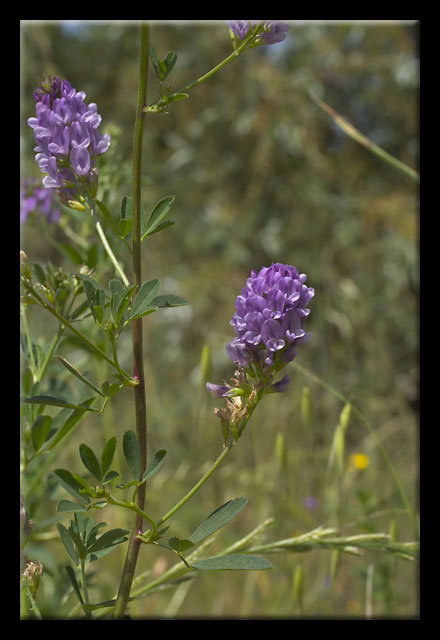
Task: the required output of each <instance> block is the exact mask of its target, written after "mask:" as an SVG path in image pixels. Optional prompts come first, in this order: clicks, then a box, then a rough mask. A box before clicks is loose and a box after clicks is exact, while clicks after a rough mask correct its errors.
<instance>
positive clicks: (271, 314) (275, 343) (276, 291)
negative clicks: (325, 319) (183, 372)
mask: <svg viewBox="0 0 440 640" xmlns="http://www.w3.org/2000/svg"><path fill="white" fill-rule="evenodd" d="M306 280H307V276H306V274H305V273H301V274H300V273H298V271H297V269H296V268H295V267H293V266H291V265H287V264H281V263H279V262H277V263H273V264H272V265H271V266H270V267H263V268H262V269H260V271H258V272H257V271H255V270H253V271H252V272H251V275H250V277H249V278H248V279H247V280H246V286H245V287H244V288H243V289H242V292H241V295H239V296H237V299H236V302H235V308H236V313H235V315H234V316H233V318H232V320H231V325H232V326H233V327H234V328H235V332H236V334H237V337H236V338H234V340H232V342H229V343H228V344H227V345H226V352H227V354H228V356H229V357H230V358H231V360H232V361H233V362H234V363H235V364H236V365H238V369H237V371H236V372H235V378H232V382H233V386H231V385H228V384H226V383H225V384H223V385H219V384H214V383H212V382H208V383H207V384H206V387H207V389H208V391H210V392H211V393H212V394H213V395H214V396H216V397H218V398H225V399H226V401H227V404H228V407H229V411H232V413H234V411H236V410H241V409H242V402H241V400H240V398H239V397H238V396H247V397H249V398H250V397H251V396H252V394H253V393H255V391H256V389H258V388H260V389H262V390H263V393H280V392H284V391H286V389H287V387H288V385H289V382H290V378H289V376H284V377H283V378H282V379H281V380H279V381H278V382H275V383H273V378H274V376H275V374H276V373H277V372H278V371H280V370H281V369H282V368H283V367H285V366H286V365H287V364H288V363H289V362H291V361H292V360H293V359H294V358H295V356H296V353H297V347H298V346H299V345H300V344H304V343H305V342H308V340H309V339H310V337H311V334H310V333H306V330H305V320H306V318H307V316H308V315H309V313H310V309H308V308H307V305H308V303H309V302H310V300H311V299H312V297H313V296H314V295H315V291H314V289H312V288H311V287H307V286H306V284H305V282H306ZM252 379H253V381H252V382H251V380H252ZM234 401H235V403H236V404H237V406H235V405H234ZM218 411H219V410H218ZM218 415H219V417H223V419H226V418H225V417H224V416H225V415H226V414H225V412H224V411H223V413H222V410H220V412H218ZM231 415H232V414H231Z"/></svg>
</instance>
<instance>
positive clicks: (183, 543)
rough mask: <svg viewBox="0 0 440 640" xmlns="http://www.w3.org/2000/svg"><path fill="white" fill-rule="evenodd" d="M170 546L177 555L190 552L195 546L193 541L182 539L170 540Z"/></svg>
mask: <svg viewBox="0 0 440 640" xmlns="http://www.w3.org/2000/svg"><path fill="white" fill-rule="evenodd" d="M168 544H169V545H170V547H171V549H174V551H177V553H183V552H184V551H188V549H191V547H193V546H194V542H191V540H185V539H180V538H170V539H169V540H168Z"/></svg>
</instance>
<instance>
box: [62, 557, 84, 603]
mask: <svg viewBox="0 0 440 640" xmlns="http://www.w3.org/2000/svg"><path fill="white" fill-rule="evenodd" d="M66 571H67V575H68V576H69V578H70V582H71V583H72V587H73V590H74V592H75V595H76V597H77V598H78V600H79V601H80V603H81V604H84V600H83V599H82V595H81V591H80V590H79V586H78V583H77V581H76V577H75V572H74V570H73V569H72V567H71V566H70V565H68V566H67V567H66Z"/></svg>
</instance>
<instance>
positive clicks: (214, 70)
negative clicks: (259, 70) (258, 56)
mask: <svg viewBox="0 0 440 640" xmlns="http://www.w3.org/2000/svg"><path fill="white" fill-rule="evenodd" d="M262 28H263V27H261V29H260V30H258V31H257V32H254V33H252V35H251V36H249V37H248V38H245V39H244V40H243V42H242V43H241V45H240V46H239V47H237V49H235V50H234V51H233V52H232V53H231V54H229V55H228V56H227V57H226V58H225V59H224V60H222V61H221V62H219V64H218V65H216V66H215V67H213V68H212V69H211V70H210V71H208V72H207V73H205V74H204V75H203V76H200V78H197V80H194V81H193V82H190V83H189V84H186V85H185V86H184V87H182V88H181V89H178V90H177V91H174V93H172V94H171V95H170V96H168V97H167V98H164V99H162V100H159V101H158V102H155V103H153V104H152V105H149V106H148V107H145V111H152V112H154V111H156V109H155V107H156V106H157V105H161V106H162V103H163V106H165V105H166V104H168V102H171V101H172V98H173V96H175V95H177V94H179V93H185V92H186V91H189V90H190V89H192V88H193V87H195V86H197V85H199V84H201V83H202V82H204V81H205V80H208V79H209V78H211V77H212V76H213V75H214V74H216V73H217V71H220V69H223V67H224V66H226V65H227V64H229V62H232V60H235V58H236V57H237V56H238V55H239V54H240V53H241V52H242V51H244V49H246V48H247V46H248V45H249V44H250V42H251V41H252V40H254V39H255V38H256V36H257V35H258V33H259V32H260V31H261V30H262Z"/></svg>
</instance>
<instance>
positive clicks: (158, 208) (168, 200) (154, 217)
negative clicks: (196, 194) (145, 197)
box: [141, 196, 175, 240]
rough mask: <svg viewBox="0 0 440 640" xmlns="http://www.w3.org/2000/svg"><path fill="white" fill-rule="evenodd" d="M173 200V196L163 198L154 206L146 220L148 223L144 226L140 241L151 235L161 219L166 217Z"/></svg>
mask: <svg viewBox="0 0 440 640" xmlns="http://www.w3.org/2000/svg"><path fill="white" fill-rule="evenodd" d="M174 200H175V197H174V196H165V198H162V199H161V200H159V202H158V203H157V204H156V205H155V207H154V209H153V211H152V212H151V215H150V217H149V218H148V222H147V224H146V225H145V229H144V230H143V232H142V238H141V239H142V240H143V239H144V238H145V237H146V236H147V235H149V234H151V233H152V231H153V229H155V228H156V227H157V226H158V224H159V223H160V221H161V220H162V218H164V217H165V216H166V214H167V213H168V211H169V209H170V207H171V205H172V204H173V202H174Z"/></svg>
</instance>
